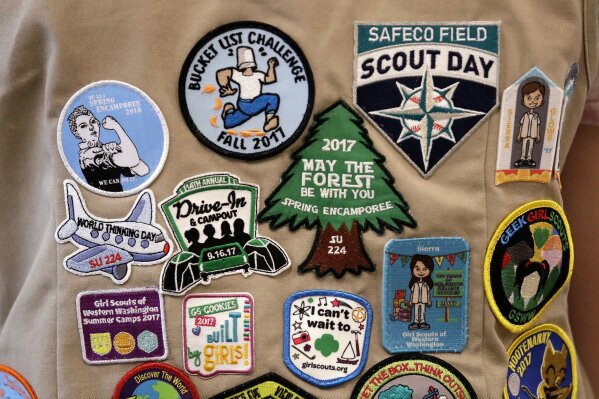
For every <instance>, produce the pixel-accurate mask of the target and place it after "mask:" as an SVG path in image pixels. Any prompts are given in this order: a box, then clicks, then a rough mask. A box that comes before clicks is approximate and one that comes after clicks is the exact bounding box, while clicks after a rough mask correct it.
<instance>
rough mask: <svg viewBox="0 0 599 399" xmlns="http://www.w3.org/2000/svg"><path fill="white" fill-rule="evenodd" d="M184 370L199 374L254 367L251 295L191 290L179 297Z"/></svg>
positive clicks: (244, 370) (206, 375) (246, 370)
mask: <svg viewBox="0 0 599 399" xmlns="http://www.w3.org/2000/svg"><path fill="white" fill-rule="evenodd" d="M183 339H184V342H183V350H184V355H183V356H184V359H185V371H187V372H188V373H190V374H195V375H198V376H199V377H202V378H210V377H214V376H216V375H218V374H250V373H251V372H252V371H253V370H254V298H253V297H252V296H251V295H250V294H248V293H239V294H238V293H226V294H193V295H187V296H186V297H185V300H184V301H183Z"/></svg>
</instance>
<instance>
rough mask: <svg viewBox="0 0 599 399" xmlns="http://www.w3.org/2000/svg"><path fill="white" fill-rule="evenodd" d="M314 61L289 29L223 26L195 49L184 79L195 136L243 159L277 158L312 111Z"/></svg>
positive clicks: (184, 104) (182, 95)
mask: <svg viewBox="0 0 599 399" xmlns="http://www.w3.org/2000/svg"><path fill="white" fill-rule="evenodd" d="M313 102H314V80H313V78H312V71H311V69H310V65H309V64H308V60H307V59H306V57H305V56H304V54H303V53H302V51H301V49H300V48H299V47H298V45H297V44H296V43H295V42H294V41H293V40H292V39H291V38H290V37H289V36H288V35H287V34H285V33H284V32H282V31H280V30H279V29H277V28H275V27H274V26H271V25H267V24H264V23H260V22H247V21H246V22H235V23H232V24H228V25H223V26H221V27H219V28H217V29H215V30H213V31H211V32H209V33H208V34H207V35H206V36H204V37H203V38H202V39H201V40H200V41H199V42H198V43H197V44H196V45H195V47H194V48H193V49H192V50H191V52H190V53H189V55H188V57H187V59H186V60H185V64H184V65H183V68H182V69H181V76H180V78H179V104H180V106H181V112H182V113H183V117H184V118H185V121H186V122H187V125H188V126H189V128H190V129H191V131H192V132H193V134H194V135H195V136H196V137H197V138H198V139H199V140H200V141H201V142H202V143H204V144H205V145H207V146H208V147H210V148H211V149H212V150H214V151H216V152H218V153H220V154H223V155H228V156H231V157H234V158H240V159H260V158H265V157H268V156H271V155H273V154H276V153H279V152H281V151H282V150H284V149H285V148H287V147H288V146H289V145H291V143H293V142H294V141H295V140H296V139H297V138H298V137H299V135H300V134H301V133H302V131H303V130H304V128H305V127H306V124H307V123H308V119H309V117H310V114H311V112H312V106H313Z"/></svg>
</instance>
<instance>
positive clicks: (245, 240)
mask: <svg viewBox="0 0 599 399" xmlns="http://www.w3.org/2000/svg"><path fill="white" fill-rule="evenodd" d="M258 198H259V189H258V186H254V185H252V184H247V183H241V182H240V181H239V178H238V177H237V176H234V175H231V174H228V173H211V174H204V175H200V176H195V177H192V178H189V179H187V180H185V181H183V182H181V183H179V184H178V185H177V186H176V187H175V190H174V195H173V196H172V197H169V198H167V199H165V200H164V201H162V202H161V203H160V209H161V211H162V214H163V215H164V218H165V220H166V221H167V222H168V225H169V227H170V228H171V232H172V234H173V236H174V237H175V239H176V240H177V243H178V244H179V247H180V248H181V251H180V252H178V253H176V254H175V255H174V256H173V257H171V258H170V259H169V261H168V262H167V263H166V265H165V266H164V268H163V269H162V277H161V281H162V286H161V288H162V291H163V292H165V293H167V294H173V295H181V294H183V293H184V292H185V291H187V290H189V289H190V288H191V287H193V286H195V285H197V284H210V281H211V280H212V279H214V278H218V277H221V276H224V275H228V274H233V273H241V274H243V276H244V277H247V276H249V275H251V274H252V273H258V274H264V275H268V276H275V275H277V274H279V273H281V272H282V271H284V270H285V269H287V268H288V267H289V265H290V262H289V257H288V256H287V253H286V252H285V251H284V250H283V249H282V248H281V247H280V246H279V244H277V243H276V242H275V241H273V240H271V239H268V238H266V237H262V236H259V235H258V227H257V226H256V213H257V209H258Z"/></svg>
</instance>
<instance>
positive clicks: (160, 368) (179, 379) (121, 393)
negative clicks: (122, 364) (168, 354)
mask: <svg viewBox="0 0 599 399" xmlns="http://www.w3.org/2000/svg"><path fill="white" fill-rule="evenodd" d="M137 398H173V399H200V396H199V395H198V391H197V390H196V388H195V386H194V385H193V383H192V382H191V381H190V380H189V378H188V377H187V376H186V375H185V374H184V373H183V372H182V371H181V370H179V369H178V368H176V367H173V366H170V365H168V364H166V363H145V364H142V365H140V366H137V367H135V368H133V369H131V370H129V372H127V374H125V375H124V376H123V378H121V380H120V381H119V382H118V384H117V386H116V388H115V390H114V394H113V395H112V399H137Z"/></svg>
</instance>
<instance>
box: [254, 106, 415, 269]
mask: <svg viewBox="0 0 599 399" xmlns="http://www.w3.org/2000/svg"><path fill="white" fill-rule="evenodd" d="M363 124H364V121H363V120H362V118H360V116H359V115H358V114H356V113H355V112H354V111H353V110H352V109H351V108H350V107H349V106H348V105H347V104H346V103H344V102H343V101H338V102H337V103H335V104H333V105H332V106H330V107H329V108H327V109H325V110H324V111H323V112H321V113H320V114H318V115H316V116H315V117H314V124H313V126H312V127H311V128H310V133H309V135H308V136H307V137H306V141H305V143H304V145H303V146H302V147H301V148H300V149H299V150H297V151H296V152H295V153H294V154H293V162H292V164H291V165H290V166H289V168H288V169H287V170H286V171H285V172H284V173H283V176H282V178H281V183H280V184H279V186H278V187H277V188H276V189H275V190H274V191H273V193H272V194H270V196H269V197H268V198H267V199H266V201H265V207H264V209H263V210H262V212H261V213H260V215H259V218H260V221H261V222H266V221H269V222H270V226H271V228H273V229H276V228H279V227H281V226H283V225H285V224H287V225H289V228H290V229H291V230H295V229H298V228H300V227H305V228H308V229H311V228H314V227H316V228H317V233H316V239H315V241H314V244H313V245H312V250H311V252H310V255H309V256H308V258H307V259H306V260H304V262H303V263H302V264H301V265H300V266H299V271H300V272H308V271H315V272H316V274H317V275H318V276H323V275H325V274H327V273H332V274H333V275H334V276H335V277H338V278H339V277H342V276H343V275H344V274H345V273H346V272H350V273H353V274H359V273H361V271H362V270H366V271H374V269H375V266H374V264H373V262H372V260H371V259H370V256H369V255H368V254H367V253H366V250H365V249H364V244H363V242H362V233H363V232H364V231H367V230H368V229H372V230H374V231H375V232H376V233H378V234H382V233H383V231H384V230H385V229H389V230H392V231H396V232H401V231H402V230H403V226H410V227H415V226H416V221H415V220H414V219H413V218H412V216H411V215H410V213H409V211H408V204H407V203H406V202H405V201H404V200H403V198H402V196H401V194H400V193H399V192H398V191H397V190H396V189H395V186H394V179H393V176H392V175H391V174H390V173H389V171H388V170H387V169H386V168H385V165H384V162H385V158H384V157H383V156H382V155H381V154H379V153H378V152H377V151H376V150H375V149H374V147H373V144H372V141H371V140H370V138H369V137H368V132H367V131H366V129H365V128H364V125H363Z"/></svg>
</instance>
